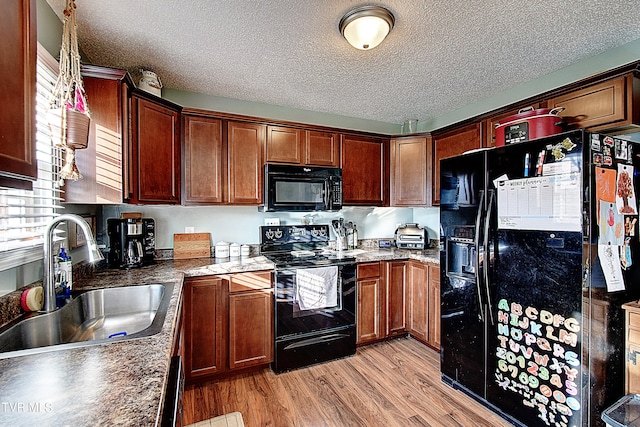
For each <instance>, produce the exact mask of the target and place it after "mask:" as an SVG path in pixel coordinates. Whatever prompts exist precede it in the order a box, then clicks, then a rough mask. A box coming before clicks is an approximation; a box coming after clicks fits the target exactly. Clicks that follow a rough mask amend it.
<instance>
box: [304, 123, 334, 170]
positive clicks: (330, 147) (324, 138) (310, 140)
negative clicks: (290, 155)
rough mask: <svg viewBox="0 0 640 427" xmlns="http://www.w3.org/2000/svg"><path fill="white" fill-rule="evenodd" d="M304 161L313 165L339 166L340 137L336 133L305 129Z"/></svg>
mask: <svg viewBox="0 0 640 427" xmlns="http://www.w3.org/2000/svg"><path fill="white" fill-rule="evenodd" d="M305 141H306V145H305V163H306V164H307V165H313V166H330V167H334V168H337V167H339V166H340V144H339V142H340V139H339V137H338V134H337V133H331V132H319V131H313V130H308V131H305Z"/></svg>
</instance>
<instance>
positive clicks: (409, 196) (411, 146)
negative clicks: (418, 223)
mask: <svg viewBox="0 0 640 427" xmlns="http://www.w3.org/2000/svg"><path fill="white" fill-rule="evenodd" d="M427 176H428V175H427V138H426V137H418V138H401V139H394V140H392V141H391V206H427V203H428V201H427V180H428V178H427Z"/></svg>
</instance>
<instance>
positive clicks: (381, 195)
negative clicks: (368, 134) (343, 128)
mask: <svg viewBox="0 0 640 427" xmlns="http://www.w3.org/2000/svg"><path fill="white" fill-rule="evenodd" d="M387 144H388V142H387V143H385V142H383V140H381V139H374V138H364V137H355V136H347V135H343V136H342V141H341V143H340V147H341V149H340V151H341V153H340V161H341V162H342V187H343V188H342V203H343V205H370V206H385V205H387V204H388V194H389V190H388V188H387V182H388V177H389V166H388V164H389V161H388V154H387V151H388V150H386V149H385V147H388V145H387Z"/></svg>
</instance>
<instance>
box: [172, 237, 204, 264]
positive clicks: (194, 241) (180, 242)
mask: <svg viewBox="0 0 640 427" xmlns="http://www.w3.org/2000/svg"><path fill="white" fill-rule="evenodd" d="M187 258H211V233H186V234H174V235H173V259H187Z"/></svg>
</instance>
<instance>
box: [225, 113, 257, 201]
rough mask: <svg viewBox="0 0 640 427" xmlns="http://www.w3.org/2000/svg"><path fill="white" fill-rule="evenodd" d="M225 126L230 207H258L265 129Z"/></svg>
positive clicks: (239, 124)
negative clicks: (231, 205) (226, 129)
mask: <svg viewBox="0 0 640 427" xmlns="http://www.w3.org/2000/svg"><path fill="white" fill-rule="evenodd" d="M227 126H228V131H227V139H228V141H227V145H228V147H227V150H228V162H229V168H228V175H227V180H228V183H229V189H228V192H229V203H231V204H236V205H259V204H261V203H262V164H263V161H262V159H263V154H262V152H263V150H264V140H265V134H266V126H264V125H259V124H253V123H238V122H229V123H228V125H227Z"/></svg>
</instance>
